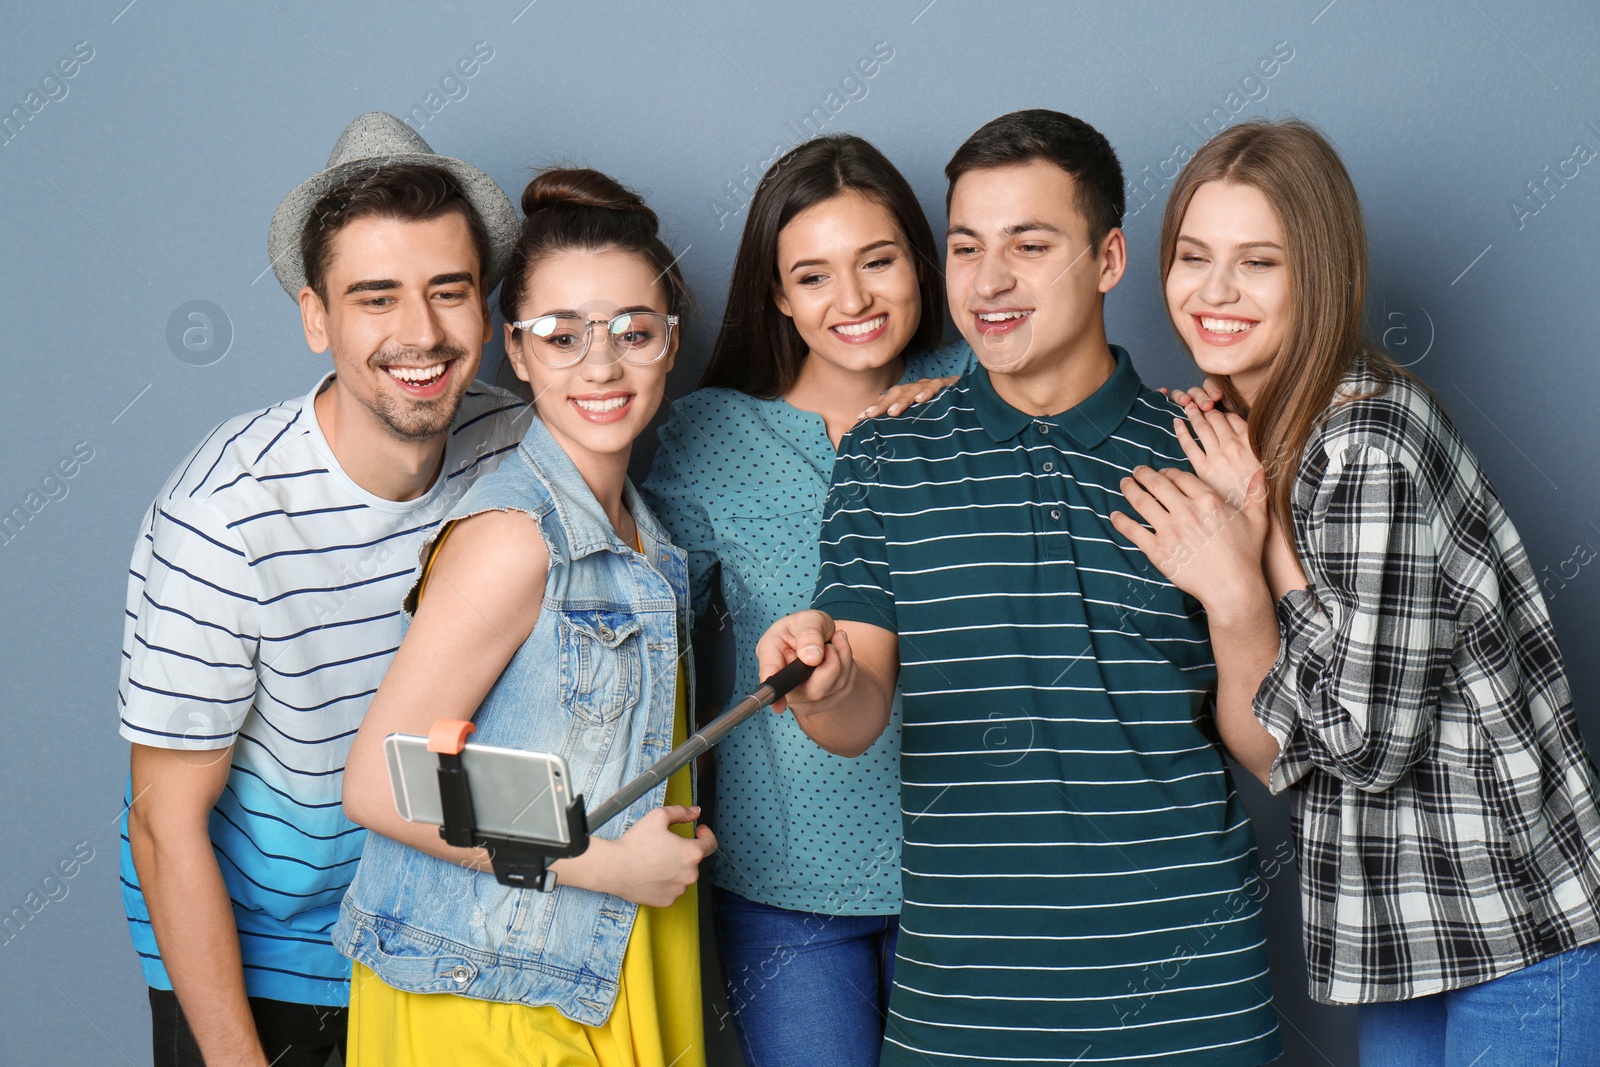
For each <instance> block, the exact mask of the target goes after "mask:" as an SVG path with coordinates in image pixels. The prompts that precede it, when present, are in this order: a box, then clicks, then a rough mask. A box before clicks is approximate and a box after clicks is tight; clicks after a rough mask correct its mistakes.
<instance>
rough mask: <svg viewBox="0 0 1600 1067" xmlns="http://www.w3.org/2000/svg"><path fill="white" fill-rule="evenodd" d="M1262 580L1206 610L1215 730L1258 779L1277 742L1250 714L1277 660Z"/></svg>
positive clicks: (1269, 606)
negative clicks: (1212, 657)
mask: <svg viewBox="0 0 1600 1067" xmlns="http://www.w3.org/2000/svg"><path fill="white" fill-rule="evenodd" d="M1272 604H1273V601H1272V595H1271V594H1270V593H1269V592H1268V590H1267V587H1266V585H1265V583H1262V584H1260V585H1257V586H1252V587H1251V588H1249V589H1248V590H1240V591H1239V594H1238V595H1237V596H1235V597H1231V598H1229V601H1228V603H1227V604H1226V605H1225V606H1222V607H1218V608H1216V609H1215V610H1213V609H1210V608H1208V609H1207V612H1206V614H1207V618H1208V620H1209V622H1210V627H1211V648H1212V650H1213V652H1214V654H1215V655H1216V659H1217V732H1218V733H1219V734H1221V735H1222V743H1223V744H1224V745H1226V746H1227V748H1228V752H1229V753H1230V754H1232V756H1233V758H1234V759H1235V760H1237V761H1238V762H1239V765H1240V766H1242V767H1243V768H1244V769H1245V770H1247V771H1249V772H1250V773H1251V774H1253V775H1255V777H1256V778H1258V779H1260V780H1261V781H1262V782H1263V783H1265V782H1266V781H1267V777H1268V774H1269V773H1270V772H1271V770H1272V764H1273V761H1274V760H1276V759H1277V758H1278V752H1279V749H1278V741H1277V739H1276V738H1275V737H1273V735H1272V734H1271V733H1270V732H1269V731H1268V730H1267V728H1266V727H1264V726H1262V725H1261V722H1260V721H1259V720H1258V719H1257V718H1256V714H1255V710H1254V706H1253V705H1254V701H1255V696H1256V692H1257V691H1258V690H1259V689H1260V688H1261V682H1262V679H1264V678H1266V676H1267V672H1269V671H1270V670H1272V665H1273V664H1274V663H1275V662H1277V658H1278V621H1277V616H1276V615H1275V614H1274V613H1273V608H1272Z"/></svg>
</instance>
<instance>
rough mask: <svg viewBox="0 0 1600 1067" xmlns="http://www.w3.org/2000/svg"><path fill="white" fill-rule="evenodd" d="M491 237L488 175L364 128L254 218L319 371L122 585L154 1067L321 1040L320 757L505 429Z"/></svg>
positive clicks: (250, 436) (131, 821)
mask: <svg viewBox="0 0 1600 1067" xmlns="http://www.w3.org/2000/svg"><path fill="white" fill-rule="evenodd" d="M516 228H517V223H516V212H515V210H514V209H513V208H512V206H511V203H510V201H509V200H507V199H506V196H505V194H504V193H503V192H502V191H501V189H500V187H499V186H498V185H496V184H495V183H494V181H493V180H492V179H490V178H489V177H488V176H487V175H485V174H483V173H482V172H480V171H478V170H477V169H476V168H473V167H471V166H468V165H467V164H465V163H462V162H461V161H459V160H455V159H450V158H447V157H443V156H439V155H436V154H435V153H434V152H433V151H432V150H431V149H430V148H429V147H428V145H427V144H426V143H425V142H424V141H423V140H422V139H421V138H420V137H419V136H417V134H416V133H415V132H414V131H412V130H411V129H410V128H409V127H407V126H406V125H405V124H404V123H403V122H401V121H400V120H399V119H397V118H395V117H394V116H392V115H386V114H383V113H380V112H374V113H371V114H367V115H363V116H361V117H360V118H358V119H356V120H355V122H353V123H351V124H350V126H349V127H348V128H347V129H346V130H345V131H344V133H343V134H342V135H341V136H340V138H339V140H338V142H337V144H335V146H334V150H333V154H332V156H331V157H330V159H329V161H328V166H327V168H326V169H325V170H323V171H322V172H321V173H319V174H317V175H316V176H314V177H312V178H310V179H308V180H307V181H305V182H302V183H301V184H300V185H299V186H298V187H297V188H296V189H295V190H294V191H293V192H292V193H290V194H289V196H288V198H286V199H285V200H284V201H283V203H282V204H281V205H280V206H279V207H278V210H277V212H276V213H275V214H274V216H273V219H272V225H271V229H270V231H269V233H268V238H267V243H268V252H269V254H270V256H271V258H272V264H273V268H274V270H275V271H276V273H277V276H278V280H279V281H280V282H281V283H282V284H283V287H284V289H285V290H286V291H287V292H288V293H289V295H290V296H291V297H293V298H294V299H295V300H296V301H297V302H298V304H299V309H300V317H301V323H302V325H303V327H304V329H305V336H306V340H307V343H308V344H309V345H310V346H311V348H312V350H313V351H317V352H329V353H330V354H331V357H332V362H333V367H332V371H331V373H329V374H328V375H325V376H324V377H323V378H322V380H321V381H319V382H318V383H317V384H316V385H315V387H313V388H312V389H311V390H310V392H309V393H307V394H306V395H305V396H303V397H297V398H294V399H291V400H287V401H285V402H283V403H281V404H276V405H274V406H272V407H269V408H266V409H265V410H262V411H255V412H250V413H248V414H244V415H240V416H238V417H237V418H234V419H230V420H228V421H227V422H224V423H223V424H222V425H220V426H218V427H217V428H216V429H215V430H213V431H212V432H211V434H210V435H209V436H207V437H206V439H205V440H204V441H203V442H202V443H201V444H200V446H199V447H198V448H197V449H196V450H195V451H194V452H193V453H191V454H190V455H189V456H188V457H187V458H186V459H185V460H184V461H183V462H182V463H180V464H179V465H178V467H177V469H176V470H175V471H174V473H173V474H172V476H171V477H170V478H168V479H167V482H166V484H165V485H164V486H163V487H162V489H161V492H160V493H159V494H158V495H157V497H156V500H155V503H154V504H153V505H152V506H151V508H150V510H149V512H148V513H147V514H146V516H145V520H144V525H143V529H142V531H141V535H140V538H139V541H138V545H137V547H136V549H135V551H134V555H133V564H132V568H131V570H130V575H131V577H130V579H129V583H128V601H127V620H126V624H125V630H124V636H123V665H122V678H121V685H120V689H119V698H120V705H121V708H120V714H121V724H122V725H121V732H122V735H123V736H124V737H125V738H127V739H128V740H129V741H131V742H132V743H133V753H132V773H131V780H130V785H129V794H128V798H129V805H128V813H127V815H126V818H125V827H124V841H125V845H124V847H123V850H122V879H123V886H124V888H123V898H124V903H125V905H126V908H127V914H128V922H129V925H130V927H131V929H132V934H133V940H134V945H135V947H136V948H137V949H138V952H139V956H140V959H141V963H142V965H143V967H144V975H145V980H146V982H147V983H148V984H149V986H150V1004H151V1017H152V1030H153V1043H154V1048H155V1062H156V1064H157V1065H158V1067H162V1065H177V1064H184V1065H188V1064H201V1063H204V1064H209V1065H211V1067H216V1065H218V1064H241V1065H244V1064H248V1065H253V1067H264V1065H266V1064H268V1063H271V1064H273V1065H275V1067H290V1065H294V1064H306V1065H313V1064H315V1065H318V1067H320V1065H321V1064H324V1063H326V1061H327V1059H328V1057H329V1055H330V1054H331V1052H332V1051H333V1049H334V1048H341V1049H342V1046H343V1041H344V1016H343V1006H344V1005H345V1004H346V1002H347V1000H348V995H349V989H348V985H349V981H348V980H349V964H348V963H347V962H346V961H345V960H344V958H343V957H341V956H340V955H339V954H338V953H337V952H336V951H334V949H333V948H332V946H331V945H330V943H329V940H328V930H329V928H330V927H332V925H333V922H334V920H335V918H337V915H338V909H339V901H340V899H341V898H342V897H343V895H344V891H345V887H346V886H347V885H348V884H349V881H350V877H351V875H352V874H353V873H354V871H355V867H356V861H357V859H358V858H359V856H360V852H361V843H362V839H363V832H362V831H361V830H360V829H359V828H358V827H356V826H354V825H353V824H351V823H350V822H348V821H346V820H345V818H344V816H343V813H342V811H341V808H340V789H341V779H342V775H343V767H344V763H345V756H346V753H347V752H348V750H349V746H350V741H351V739H352V737H353V736H354V735H355V732H356V729H357V727H358V726H359V725H360V722H361V718H362V715H363V714H364V712H365V710H366V707H367V702H368V701H369V700H370V698H371V695H372V693H373V692H374V691H375V690H376V689H377V686H378V681H379V679H381V678H382V676H383V672H384V669H385V667H386V666H387V665H388V662H389V659H390V656H391V655H392V653H393V652H394V649H395V647H396V645H398V644H399V640H400V628H401V599H402V597H403V596H404V593H405V591H406V589H407V588H408V587H409V586H410V585H411V583H412V581H413V577H414V571H415V569H416V549H417V546H418V545H419V544H420V543H421V541H422V539H423V538H425V537H426V536H427V535H428V533H429V531H431V530H432V529H434V527H435V526H437V524H438V522H439V520H440V518H441V517H442V516H443V515H444V514H446V513H447V512H448V511H449V509H450V507H451V505H452V504H453V503H454V502H455V501H456V500H457V499H459V497H460V496H461V494H462V493H464V492H465V491H466V489H467V488H468V486H469V485H470V484H471V483H472V482H473V481H474V480H475V479H476V478H478V477H480V476H481V475H483V474H486V473H488V472H489V471H491V470H493V469H494V467H495V466H496V465H497V464H498V462H499V457H500V456H501V455H502V454H503V453H504V452H506V451H508V450H510V449H512V448H514V447H515V446H516V444H517V442H518V441H519V440H520V439H521V437H522V434H523V431H524V429H525V428H526V425H527V409H526V408H524V407H523V405H522V404H521V403H520V402H518V401H517V400H516V399H515V398H513V397H512V396H511V395H510V394H508V393H504V392H501V391H499V390H496V389H493V388H490V387H487V386H484V385H482V384H479V383H477V382H475V381H474V380H473V379H474V376H475V374H476V373H477V370H478V365H479V361H480V358H481V355H482V348H483V345H484V343H485V342H486V341H487V340H488V338H489V333H490V321H489V312H488V304H487V298H488V295H489V293H490V291H491V290H492V289H493V288H494V286H495V284H496V283H497V282H498V280H499V279H500V277H501V275H502V274H503V273H504V271H505V268H506V265H507V263H508V261H509V257H510V252H511V248H512V245H513V242H514V239H515V236H516Z"/></svg>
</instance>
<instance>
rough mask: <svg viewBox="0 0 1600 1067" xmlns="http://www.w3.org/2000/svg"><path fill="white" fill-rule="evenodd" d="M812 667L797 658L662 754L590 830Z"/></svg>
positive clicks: (604, 807) (592, 819)
mask: <svg viewBox="0 0 1600 1067" xmlns="http://www.w3.org/2000/svg"><path fill="white" fill-rule="evenodd" d="M812 670H813V668H812V666H811V664H809V663H802V662H801V661H800V660H795V661H794V662H793V663H791V664H789V665H788V666H787V667H785V668H783V669H782V670H781V671H779V672H778V673H777V674H774V675H773V676H772V677H771V678H768V679H767V680H766V681H764V682H762V683H761V686H760V688H758V689H757V690H756V691H755V692H754V693H751V694H750V695H749V696H747V697H745V698H744V699H743V700H741V701H739V703H737V704H735V705H734V706H733V707H731V708H729V709H728V710H727V711H725V712H723V713H722V714H721V715H718V716H717V717H716V718H715V719H713V720H711V722H709V723H707V724H706V727H705V729H703V730H700V731H698V732H697V733H695V735H694V736H693V737H690V738H689V739H688V740H687V741H685V742H684V743H683V744H681V745H679V746H678V747H677V748H675V749H673V750H672V751H671V752H668V753H667V754H666V755H665V756H662V757H661V759H659V760H657V761H656V762H655V763H654V764H652V765H651V766H650V767H649V768H647V769H646V770H645V771H644V773H643V774H640V775H639V777H637V778H635V779H634V780H633V781H631V782H629V783H628V784H627V785H625V786H623V787H622V788H621V789H619V790H617V791H616V793H615V794H613V795H612V796H611V798H610V799H609V800H607V801H606V802H605V803H604V804H601V805H600V806H599V807H597V808H595V809H594V810H593V811H591V812H590V813H589V830H590V831H591V832H592V831H594V829H595V828H596V827H599V826H604V825H605V824H606V823H608V822H610V821H611V820H612V819H615V818H616V817H617V816H618V815H621V814H622V813H623V812H624V811H626V810H627V809H628V806H629V805H630V804H632V803H633V802H634V801H635V800H638V799H639V798H640V797H642V796H644V795H645V794H646V793H648V792H650V790H652V789H654V788H655V787H656V786H658V785H660V784H661V783H662V782H664V781H666V780H667V779H668V778H670V777H671V776H672V775H673V773H674V772H676V771H678V770H681V769H682V768H684V767H686V766H688V765H689V763H690V762H691V761H693V760H694V759H695V758H697V757H698V756H700V754H701V753H703V752H706V751H708V750H709V749H710V748H711V746H713V745H715V744H716V743H717V742H718V741H721V740H722V739H723V738H724V737H726V736H728V734H729V733H730V732H731V731H732V730H733V728H734V727H735V726H738V725H739V724H740V723H742V722H744V721H745V720H746V719H748V718H750V716H752V715H754V714H755V713H756V712H758V711H760V710H761V709H762V708H764V707H766V706H767V705H768V704H771V703H772V702H773V701H774V700H778V699H779V698H781V697H783V696H785V695H786V694H787V693H788V692H789V690H791V689H793V688H794V687H795V686H797V685H799V684H800V683H801V682H803V681H805V680H806V679H807V678H809V677H811V671H812Z"/></svg>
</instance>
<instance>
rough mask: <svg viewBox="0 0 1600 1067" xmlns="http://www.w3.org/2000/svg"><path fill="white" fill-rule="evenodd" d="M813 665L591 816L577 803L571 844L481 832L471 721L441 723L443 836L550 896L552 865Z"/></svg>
mask: <svg viewBox="0 0 1600 1067" xmlns="http://www.w3.org/2000/svg"><path fill="white" fill-rule="evenodd" d="M811 670H812V668H811V665H810V664H807V663H802V662H801V661H799V660H795V661H794V662H793V663H791V664H789V665H788V666H787V667H785V668H783V669H782V670H780V671H779V672H778V673H777V674H774V675H773V676H772V677H771V678H768V679H767V680H766V681H764V682H762V683H761V686H760V688H758V689H757V690H756V691H755V692H754V693H751V694H750V695H749V696H747V697H745V698H744V699H743V700H741V701H739V703H738V704H735V705H734V706H733V707H731V708H729V709H728V710H727V711H725V712H723V713H722V714H721V715H719V716H717V717H716V718H715V719H713V720H712V721H711V722H710V723H709V724H708V725H707V726H706V728H705V729H703V730H700V731H699V732H697V733H696V734H695V735H694V736H692V737H690V738H689V739H688V740H687V741H685V742H684V743H683V744H681V745H679V746H678V747H677V748H675V749H673V750H672V751H671V752H668V753H667V754H666V755H665V756H663V757H661V759H659V760H657V761H656V762H655V763H654V764H652V765H651V766H650V767H649V768H647V769H646V770H645V771H644V773H643V774H640V775H639V776H638V777H637V778H635V779H633V780H632V781H631V782H629V783H628V784H627V785H625V786H623V787H622V788H621V789H619V790H617V792H616V794H615V795H614V796H612V797H611V799H609V800H607V801H606V802H605V803H604V804H601V805H600V806H599V807H597V808H595V809H594V811H593V812H591V813H589V815H588V816H587V817H586V816H585V815H584V811H583V797H582V796H576V797H573V798H572V802H571V804H570V805H569V806H568V808H567V813H566V816H567V843H566V844H564V845H561V844H557V843H555V842H551V841H539V840H532V839H528V838H516V837H507V836H505V835H498V834H487V833H485V832H484V831H482V830H481V829H480V828H479V827H478V825H477V820H476V818H475V816H474V814H473V810H472V791H471V789H470V788H469V787H468V784H467V771H466V768H465V767H463V766H462V764H461V753H462V750H463V749H464V748H465V747H466V743H467V735H468V734H470V733H472V730H473V726H472V723H470V722H467V721H465V720H460V719H441V720H439V721H438V722H436V723H434V725H433V729H432V730H431V731H430V732H429V734H428V750H429V751H430V752H433V753H435V754H436V755H437V756H438V758H439V767H438V771H437V774H438V780H439V801H440V809H441V812H442V814H443V820H442V824H441V825H440V827H439V836H440V837H441V838H443V839H444V841H445V843H446V844H450V845H455V846H457V847H459V848H472V847H481V848H486V849H488V851H489V858H490V862H491V864H492V866H493V869H494V876H495V878H496V879H498V880H499V881H500V883H501V884H502V885H508V886H511V887H513V888H516V889H537V890H539V891H541V892H549V891H550V890H551V889H553V888H555V875H554V873H553V872H551V871H550V870H549V865H550V861H551V860H556V859H561V858H563V857H567V856H577V855H581V854H582V853H583V852H584V851H585V850H586V849H588V847H589V834H590V833H591V832H592V831H593V830H594V829H595V828H596V827H598V826H603V825H605V824H606V823H608V822H610V821H611V820H612V819H614V818H616V817H617V816H618V815H621V814H622V813H623V812H624V811H626V810H627V809H628V806H629V805H631V804H632V803H633V802H634V801H635V800H638V799H639V798H640V797H642V796H644V795H645V794H646V793H648V792H650V790H652V789H654V788H655V787H656V786H658V785H660V784H661V783H662V782H664V781H666V780H667V779H668V778H670V777H671V776H672V775H673V773H674V772H676V771H678V770H680V769H681V768H683V767H686V766H688V764H689V762H690V761H691V760H693V759H695V757H697V756H699V755H700V754H701V753H703V752H705V751H706V750H708V749H709V748H711V746H712V745H714V744H716V743H717V742H718V741H720V740H722V739H723V738H724V737H726V736H727V735H728V733H729V731H731V730H732V729H733V728H734V727H735V726H738V725H739V724H740V723H742V722H744V721H745V720H746V719H748V718H750V716H752V715H754V714H755V713H756V712H758V711H760V710H761V709H762V708H764V707H766V706H767V705H768V704H771V703H772V702H773V701H774V700H777V699H779V698H781V697H783V696H784V695H786V694H787V693H788V692H789V690H791V689H793V688H794V687H795V686H797V685H799V684H800V683H801V682H803V681H805V680H806V679H807V678H809V677H810V676H811Z"/></svg>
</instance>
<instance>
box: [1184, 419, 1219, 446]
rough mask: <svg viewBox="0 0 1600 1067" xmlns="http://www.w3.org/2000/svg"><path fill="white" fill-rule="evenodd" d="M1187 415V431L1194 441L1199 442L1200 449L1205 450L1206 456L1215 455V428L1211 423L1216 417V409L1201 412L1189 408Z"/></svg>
mask: <svg viewBox="0 0 1600 1067" xmlns="http://www.w3.org/2000/svg"><path fill="white" fill-rule="evenodd" d="M1187 414H1188V416H1189V418H1188V420H1187V421H1188V423H1189V430H1190V432H1192V433H1193V434H1194V436H1195V440H1197V441H1199V442H1200V447H1202V448H1204V449H1205V450H1206V454H1207V455H1216V452H1217V427H1216V424H1215V423H1214V422H1213V421H1212V419H1213V418H1215V417H1216V414H1217V411H1216V409H1215V408H1213V409H1211V410H1210V411H1202V410H1201V409H1199V408H1190V409H1189V411H1188V412H1187Z"/></svg>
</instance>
